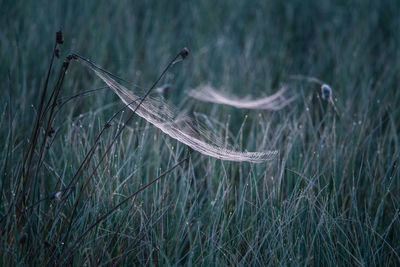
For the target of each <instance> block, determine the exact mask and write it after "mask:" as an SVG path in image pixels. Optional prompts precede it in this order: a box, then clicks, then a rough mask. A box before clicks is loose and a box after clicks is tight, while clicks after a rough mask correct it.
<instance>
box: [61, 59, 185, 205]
mask: <svg viewBox="0 0 400 267" xmlns="http://www.w3.org/2000/svg"><path fill="white" fill-rule="evenodd" d="M180 54H181V53H179V54H178V55H176V56H175V58H174V59H173V60H172V61H171V62H170V63H169V64H168V65H167V67H166V68H165V69H164V71H163V72H162V73H161V75H160V76H159V77H158V79H157V80H156V81H155V82H154V84H153V85H152V86H151V87H150V89H149V90H148V91H147V92H146V94H145V95H144V96H143V97H141V98H140V102H139V104H138V105H137V106H136V108H135V110H134V111H133V113H132V114H131V115H130V116H129V118H128V119H127V121H126V122H125V124H124V125H123V126H122V127H121V129H120V130H119V132H118V133H117V135H116V136H115V138H114V139H113V141H112V142H111V144H110V145H109V147H108V148H107V150H106V152H105V153H104V155H103V156H102V158H101V159H100V161H99V163H98V165H97V166H96V167H95V170H94V171H93V173H92V175H93V174H94V172H95V171H96V169H97V168H98V166H99V165H100V163H101V162H102V160H103V159H104V157H105V155H106V154H107V153H108V151H109V150H110V149H111V146H112V145H113V144H114V143H115V141H116V139H117V138H118V136H119V135H120V134H121V133H122V131H123V130H124V128H125V126H126V124H127V123H129V122H130V120H131V119H132V118H133V116H134V114H135V112H136V110H137V109H138V108H139V107H140V106H141V104H142V103H143V101H144V100H145V98H146V97H147V96H148V95H149V94H150V92H151V91H152V90H153V89H154V87H155V86H156V85H157V83H158V82H159V81H160V80H161V78H162V77H163V76H164V74H165V73H166V72H167V70H168V69H169V68H170V67H171V66H172V65H173V63H174V61H175V60H176V59H177V58H178V57H179V56H180ZM72 56H74V57H75V58H78V59H81V60H84V61H86V62H88V63H89V64H91V65H93V66H94V67H96V68H99V69H101V70H102V71H105V72H106V73H109V72H108V71H106V70H103V69H102V68H100V67H98V66H97V65H96V64H94V63H92V62H91V61H90V60H87V59H86V58H84V57H82V56H79V55H77V54H72ZM111 75H112V76H113V77H116V78H118V79H120V80H123V79H121V78H119V77H118V76H115V75H114V74H111ZM134 102H136V99H135V100H134V101H132V102H130V103H128V104H127V105H125V106H124V107H123V108H122V109H121V110H119V111H118V112H117V113H115V114H114V116H113V117H111V119H110V120H108V122H107V123H106V124H105V125H104V127H103V128H102V130H101V131H100V133H99V134H98V135H97V137H96V140H95V143H94V145H93V146H92V147H91V148H90V150H89V152H88V153H87V154H86V156H85V158H84V159H83V162H82V163H81V165H80V166H79V168H78V170H77V171H76V172H75V174H74V176H73V178H72V179H71V182H70V183H69V184H68V187H71V186H72V184H73V183H74V182H75V179H76V177H77V176H78V174H79V172H80V171H81V170H82V168H83V166H84V163H85V162H86V161H88V159H91V155H93V152H94V149H95V148H96V146H97V143H98V141H99V139H100V136H101V135H102V134H103V132H104V131H105V129H107V128H108V124H109V122H111V120H112V119H113V118H114V117H115V116H117V114H118V113H119V112H121V111H122V110H123V109H125V108H126V107H128V106H130V105H131V104H132V103H134ZM92 175H91V176H92ZM89 179H90V178H89ZM63 197H64V196H63Z"/></svg>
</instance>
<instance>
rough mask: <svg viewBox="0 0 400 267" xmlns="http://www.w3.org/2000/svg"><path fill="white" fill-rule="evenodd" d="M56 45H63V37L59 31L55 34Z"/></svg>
mask: <svg viewBox="0 0 400 267" xmlns="http://www.w3.org/2000/svg"><path fill="white" fill-rule="evenodd" d="M56 43H57V44H63V43H64V39H63V35H62V31H61V30H59V31H58V32H56Z"/></svg>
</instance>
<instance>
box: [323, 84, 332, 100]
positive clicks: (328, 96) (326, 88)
mask: <svg viewBox="0 0 400 267" xmlns="http://www.w3.org/2000/svg"><path fill="white" fill-rule="evenodd" d="M321 95H322V99H324V100H329V99H331V97H332V89H331V87H330V86H329V85H327V84H323V85H322V86H321Z"/></svg>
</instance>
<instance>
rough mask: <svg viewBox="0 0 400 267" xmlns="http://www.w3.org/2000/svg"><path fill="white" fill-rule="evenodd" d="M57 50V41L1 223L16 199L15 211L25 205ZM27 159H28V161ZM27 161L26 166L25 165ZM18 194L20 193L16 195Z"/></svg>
mask: <svg viewBox="0 0 400 267" xmlns="http://www.w3.org/2000/svg"><path fill="white" fill-rule="evenodd" d="M56 49H57V41H56V42H55V43H54V47H53V51H52V54H51V59H50V64H49V69H48V71H47V75H46V79H45V83H44V85H43V89H42V94H41V97H40V102H39V106H38V110H37V114H36V117H35V123H34V126H33V129H32V132H31V135H30V138H29V145H28V148H27V150H26V151H25V153H24V154H23V159H22V165H21V170H20V172H19V174H18V177H17V182H16V184H15V185H16V188H15V192H16V194H15V196H14V199H13V200H12V202H11V203H10V207H9V209H8V211H7V213H6V215H4V216H3V218H1V221H3V220H4V219H5V218H6V217H7V216H8V215H9V214H10V212H11V209H12V207H13V205H14V204H16V202H17V198H19V200H18V202H19V204H18V205H17V209H18V210H22V209H21V206H22V205H23V204H24V203H25V198H24V195H25V190H26V188H25V187H26V184H27V180H28V177H29V172H30V168H31V163H32V157H33V154H34V153H33V152H34V148H35V146H36V142H37V139H38V134H39V128H40V118H41V113H42V109H43V105H44V102H45V98H46V92H47V87H48V84H49V79H50V74H51V70H52V68H53V63H54V56H55V51H56ZM28 158H29V159H28ZM27 161H28V164H27ZM26 167H27V171H26V173H25V168H26ZM22 178H23V184H24V186H23V188H22V190H21V191H19V187H20V183H21V179H22ZM18 192H20V193H19V194H18Z"/></svg>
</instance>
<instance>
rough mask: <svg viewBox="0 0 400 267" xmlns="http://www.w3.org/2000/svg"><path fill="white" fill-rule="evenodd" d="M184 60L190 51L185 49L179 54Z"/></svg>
mask: <svg viewBox="0 0 400 267" xmlns="http://www.w3.org/2000/svg"><path fill="white" fill-rule="evenodd" d="M179 55H180V56H181V58H182V59H185V58H186V57H187V56H188V55H189V49H187V48H186V47H184V48H183V49H182V51H181V52H180V53H179Z"/></svg>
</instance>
